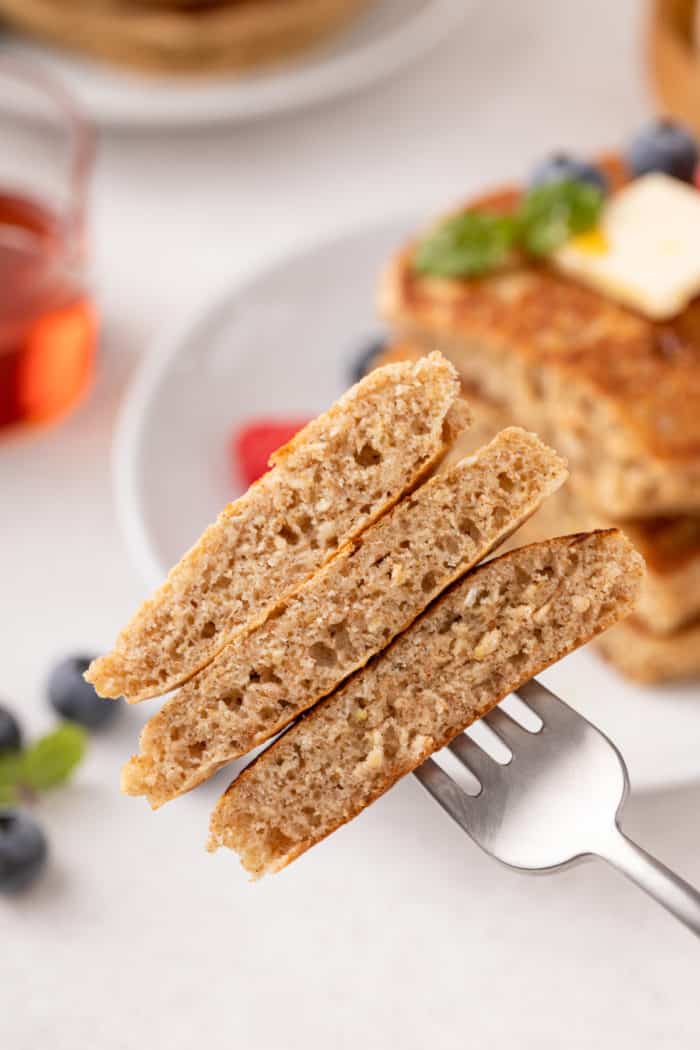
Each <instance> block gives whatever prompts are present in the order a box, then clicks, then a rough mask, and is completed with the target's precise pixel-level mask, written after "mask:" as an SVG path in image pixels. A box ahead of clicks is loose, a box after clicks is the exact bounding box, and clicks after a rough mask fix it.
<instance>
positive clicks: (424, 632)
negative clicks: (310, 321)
mask: <svg viewBox="0 0 700 1050" xmlns="http://www.w3.org/2000/svg"><path fill="white" fill-rule="evenodd" d="M459 393H460V385H459V380H458V377H457V374H456V371H455V369H454V368H453V367H452V366H451V365H450V364H449V363H448V362H447V361H446V360H445V359H444V358H442V357H441V356H440V355H439V354H432V355H429V356H428V357H425V358H422V359H421V360H420V361H417V362H416V363H407V362H403V363H400V364H395V365H393V366H391V367H388V368H383V369H377V370H375V371H374V372H373V373H372V374H371V375H370V376H367V377H366V378H365V379H364V380H363V381H362V382H361V383H359V384H358V385H357V386H356V387H354V388H353V389H352V390H350V391H348V393H347V394H345V395H344V396H343V397H342V398H341V399H340V401H338V402H337V403H336V404H335V405H333V406H332V407H331V409H330V410H329V411H328V412H326V413H324V414H323V415H322V416H320V417H319V418H318V419H315V420H313V421H312V422H311V423H309V424H308V425H307V426H306V427H305V428H304V429H303V430H302V431H301V432H300V433H299V434H297V436H296V437H295V438H294V439H293V440H292V441H291V442H290V443H289V444H288V445H287V446H285V447H284V448H282V449H280V450H278V452H276V453H275V455H274V457H273V460H274V467H273V469H272V470H270V471H269V472H268V473H267V474H265V475H264V476H263V477H262V478H260V480H259V481H257V482H256V483H255V484H254V485H253V486H252V487H251V488H250V489H249V490H248V492H247V493H246V494H245V495H244V496H242V497H241V499H239V500H237V501H236V502H235V503H232V504H230V506H228V507H227V508H226V509H225V510H224V511H223V512H222V514H221V515H220V517H219V518H218V520H217V521H216V522H215V523H214V524H213V525H211V526H210V527H209V528H208V529H207V530H206V532H205V533H204V534H203V536H202V537H201V539H200V540H199V542H198V543H197V544H196V545H195V546H194V547H193V548H192V549H191V550H190V551H189V552H188V553H187V554H185V556H184V557H183V558H182V559H181V561H180V562H179V563H178V564H177V565H176V566H175V567H174V568H173V569H172V570H171V572H170V574H169V576H168V578H167V580H166V581H165V583H164V584H163V585H162V586H161V587H160V588H159V589H158V590H157V591H156V593H155V594H154V595H153V596H152V597H151V598H150V599H149V600H148V601H147V602H146V603H145V604H144V605H143V606H142V607H141V608H140V609H139V610H138V611H137V613H136V615H135V616H134V617H133V618H132V620H131V621H130V623H129V624H127V626H126V627H125V628H124V630H123V631H122V633H121V634H120V636H119V638H118V639H117V643H116V645H115V647H114V649H113V650H112V652H111V653H108V654H106V655H105V656H103V657H101V658H100V659H99V660H97V661H95V662H94V663H93V664H92V666H91V667H90V670H89V672H88V675H87V677H88V679H89V680H90V681H91V682H93V684H94V685H95V687H96V689H97V690H98V692H99V693H101V694H102V695H103V696H110V697H117V696H119V695H121V694H123V695H124V696H125V697H126V698H127V699H128V700H130V701H131V702H134V701H138V700H143V699H145V698H146V697H150V696H159V695H161V694H162V693H164V692H166V691H168V690H176V691H175V692H174V693H173V695H172V696H171V697H170V698H169V699H168V700H167V701H166V702H165V703H164V704H163V706H162V708H161V709H160V711H159V712H158V713H157V714H155V715H154V716H153V718H151V719H150V721H149V722H148V723H147V725H146V727H145V729H144V731H143V733H142V735H141V741H140V751H139V754H138V755H135V756H134V757H133V758H132V759H131V761H130V762H129V763H128V764H127V766H126V767H125V769H124V772H123V779H122V786H123V788H124V790H125V791H126V792H127V793H129V794H132V795H145V796H146V798H147V799H148V800H149V802H150V803H151V805H152V806H153V807H154V808H157V807H159V806H162V805H163V804H165V803H167V802H169V801H171V800H172V799H175V798H177V796H178V795H181V794H182V793H183V792H185V791H189V790H190V789H191V788H194V787H196V786H197V785H198V784H200V783H201V782H202V781H204V780H206V779H207V778H208V777H210V776H212V774H213V773H215V772H216V770H217V769H219V768H220V767H221V766H223V765H225V764H226V763H227V762H230V761H232V760H233V759H235V758H238V757H240V756H242V755H245V754H247V753H248V752H250V751H251V750H252V749H253V748H255V747H257V746H258V745H260V744H264V743H266V742H268V741H269V740H270V739H271V738H272V737H273V736H274V735H275V734H276V733H279V732H280V730H284V729H286V732H284V733H283V734H282V736H281V737H279V738H278V739H277V740H276V741H275V742H274V743H273V744H272V745H271V746H270V747H268V748H267V750H266V751H264V752H263V753H262V754H261V755H260V756H258V758H257V759H256V760H255V761H254V762H253V763H252V764H251V765H250V766H248V768H247V769H246V770H245V772H244V773H243V774H242V775H241V776H239V777H238V778H237V779H236V780H235V781H234V782H233V784H232V785H231V786H230V788H229V789H228V791H227V792H226V794H225V795H224V796H223V797H222V798H221V799H220V801H219V802H218V804H217V806H216V808H215V810H214V813H213V815H212V821H211V838H210V846H211V848H212V849H215V848H217V847H218V846H222V845H223V846H228V847H231V848H233V849H235V850H236V851H237V852H238V853H239V854H240V855H241V858H242V860H243V863H244V865H245V867H246V868H247V869H248V871H250V872H251V873H252V874H253V875H255V876H257V875H262V874H264V873H265V872H271V871H277V870H279V869H280V868H281V867H284V866H285V865H286V864H287V863H289V861H290V860H293V859H294V858H295V857H297V856H299V854H301V853H303V852H304V851H305V850H306V849H308V848H309V847H310V846H312V845H313V844H314V843H316V842H319V841H320V840H321V839H323V838H324V837H325V836H326V835H328V834H329V833H330V832H331V831H334V830H335V829H336V828H337V827H339V826H340V825H341V824H343V823H345V822H346V821H348V820H350V819H351V818H352V817H354V816H356V815H357V814H358V813H359V812H360V811H361V810H362V809H364V807H365V806H367V805H368V804H369V803H370V802H372V801H373V800H374V799H375V798H378V797H379V795H381V794H382V793H383V792H385V791H386V790H387V789H388V788H390V787H391V785H392V784H393V783H394V782H395V781H396V780H397V779H398V778H399V777H401V776H403V775H404V774H406V773H408V772H409V771H410V770H412V769H414V768H415V767H416V766H418V765H419V764H420V763H421V762H422V761H423V760H424V759H425V758H426V757H427V756H428V755H429V754H430V753H431V752H433V751H435V750H437V749H439V748H441V747H442V746H443V745H444V744H446V743H447V742H448V741H449V740H451V739H452V738H453V737H454V736H455V735H456V734H457V733H459V732H461V731H462V729H464V728H465V727H466V726H467V725H469V724H470V723H471V722H473V721H474V720H475V719H477V718H480V717H481V716H482V715H483V714H485V713H486V712H487V711H488V710H490V709H491V708H492V707H493V706H494V705H495V704H497V703H498V701H499V700H500V699H501V698H502V697H503V696H505V695H507V694H508V693H509V692H511V691H512V690H513V689H514V688H517V686H518V685H519V684H521V683H522V682H524V681H526V680H527V679H528V678H530V677H532V675H533V674H536V673H538V672H539V671H540V670H542V669H543V668H544V667H546V666H548V665H549V664H550V663H552V662H554V661H555V660H558V659H559V658H560V657H561V656H563V655H565V654H566V653H567V652H570V651H571V650H572V649H574V648H576V646H578V645H582V644H583V643H584V642H586V641H588V640H589V639H590V638H592V637H594V636H596V635H598V634H599V633H600V632H601V631H604V630H605V629H606V628H608V627H609V626H611V625H612V624H613V623H616V622H617V621H618V620H620V619H621V618H622V617H624V616H626V615H627V614H628V613H629V612H630V610H631V609H632V607H633V606H634V603H635V601H636V598H637V595H638V592H639V584H640V579H641V576H642V572H643V569H642V562H641V558H640V557H639V555H638V554H637V553H636V552H635V551H634V549H633V547H632V545H631V544H630V542H629V540H628V539H627V538H626V537H625V536H624V535H623V534H622V533H621V532H619V531H618V530H615V529H611V530H607V531H601V532H591V533H587V534H582V535H576V536H567V537H561V538H558V539H555V540H551V541H545V542H543V543H539V544H534V545H532V546H528V547H526V548H523V549H520V550H514V551H511V552H510V553H509V554H506V555H504V557H502V558H495V559H493V560H491V561H489V562H488V563H487V564H486V565H483V566H480V567H475V566H477V563H478V562H480V561H481V560H482V559H483V558H484V557H485V556H486V555H487V554H489V553H490V552H491V551H493V549H494V548H495V547H497V546H498V545H499V544H500V543H501V542H502V541H503V540H504V539H505V538H506V537H508V536H510V535H511V534H512V533H513V532H514V531H515V530H516V529H517V528H518V526H519V525H520V524H522V522H523V521H525V520H527V518H528V517H529V516H530V515H532V514H533V513H534V512H535V511H536V510H537V508H538V507H539V506H540V505H541V503H542V502H543V501H544V500H545V499H546V498H547V497H548V496H550V495H552V494H553V493H555V492H556V491H557V489H558V488H559V487H560V486H561V484H562V483H563V482H564V480H565V478H566V475H567V471H566V467H565V465H564V463H563V461H562V459H561V458H560V457H559V456H558V455H557V454H556V453H555V452H554V451H552V449H549V448H547V446H546V445H544V444H543V443H542V442H541V441H540V439H539V438H537V437H536V436H535V435H533V434H528V433H526V432H525V431H523V430H521V429H519V428H516V427H512V428H509V429H506V430H504V431H503V432H501V433H499V434H498V435H497V436H496V437H495V438H494V439H493V440H492V441H490V442H489V443H488V444H487V445H485V446H484V447H482V448H480V449H479V450H478V451H477V452H476V453H474V454H473V455H470V456H467V457H460V456H459V455H458V453H457V450H456V449H455V448H454V442H455V440H456V439H457V437H458V435H459V434H460V433H461V431H462V430H463V429H464V428H465V427H466V426H468V424H469V422H470V411H469V409H468V407H467V406H465V405H464V403H463V402H462V401H461V400H460V396H459ZM446 453H450V454H451V463H450V464H449V465H447V466H446V468H445V469H443V470H439V471H438V472H437V473H436V472H435V468H436V467H438V466H439V465H440V463H441V461H442V459H443V458H444V456H445V454H446ZM426 478H427V480H426ZM178 687H179V688H178Z"/></svg>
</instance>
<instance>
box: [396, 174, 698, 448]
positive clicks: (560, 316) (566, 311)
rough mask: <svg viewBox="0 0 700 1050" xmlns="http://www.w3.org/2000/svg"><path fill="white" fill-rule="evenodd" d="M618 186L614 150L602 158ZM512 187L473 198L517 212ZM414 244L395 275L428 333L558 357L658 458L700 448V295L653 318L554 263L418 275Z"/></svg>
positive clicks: (547, 360)
mask: <svg viewBox="0 0 700 1050" xmlns="http://www.w3.org/2000/svg"><path fill="white" fill-rule="evenodd" d="M603 165H604V167H605V168H606V169H607V171H608V173H609V174H610V175H611V178H612V181H613V183H614V184H616V185H620V184H621V183H622V182H623V181H624V178H625V175H624V171H623V169H622V167H621V165H620V163H619V161H617V160H615V158H607V159H606V160H605V161H603ZM519 196H520V191H519V190H518V189H517V188H513V187H505V188H503V189H500V190H497V191H495V192H494V193H490V194H488V195H485V196H482V197H480V198H478V199H477V200H476V201H472V202H471V203H469V204H468V205H465V207H464V209H463V210H464V211H467V210H470V209H473V208H475V207H480V208H488V207H494V208H498V209H499V210H500V209H503V210H509V209H512V208H514V207H515V205H516V204H517V201H518V199H519ZM414 251H415V244H412V245H409V246H408V247H407V248H406V249H405V250H404V251H403V252H402V253H401V254H400V256H399V257H398V259H397V260H396V261H395V262H394V264H393V267H392V271H391V274H390V281H391V288H392V293H391V294H392V295H393V297H394V303H393V305H394V307H395V311H396V312H397V313H398V315H399V317H400V319H401V320H402V321H405V322H407V323H408V325H410V326H412V327H413V326H415V328H416V330H420V331H421V332H423V333H430V332H434V333H436V334H438V333H439V334H444V335H446V336H449V335H450V334H451V335H452V336H453V337H454V338H455V339H460V338H466V339H477V340H478V339H487V340H489V341H491V342H493V341H496V340H497V341H498V342H502V343H504V344H507V345H508V346H509V347H510V348H512V350H513V352H515V353H518V354H520V355H522V356H523V357H525V358H527V359H528V361H529V362H530V363H534V364H535V365H536V364H537V363H540V362H541V363H542V364H547V365H548V366H551V365H552V363H555V364H556V365H557V367H558V368H559V369H561V370H562V371H564V372H570V373H571V374H572V376H575V377H576V379H577V380H578V381H581V380H582V379H583V380H585V381H587V382H588V384H589V385H590V387H591V388H592V390H593V391H598V392H600V393H601V394H602V395H603V396H605V397H607V398H609V399H610V400H611V401H612V402H613V403H614V404H615V405H616V406H617V409H618V412H619V413H620V415H621V416H622V417H623V418H624V420H625V423H626V424H627V425H628V426H629V427H631V428H632V429H633V430H634V431H635V432H636V434H637V435H638V438H639V440H640V443H641V445H642V447H644V448H645V449H646V450H648V451H649V452H650V453H652V454H653V455H654V456H656V457H659V458H660V459H669V460H671V459H677V460H683V459H693V458H695V457H697V456H699V455H700V298H698V299H696V300H695V301H694V302H693V303H691V305H690V306H689V307H688V308H687V309H686V310H685V311H683V313H681V314H680V315H679V316H678V317H676V318H673V319H672V320H670V321H664V322H663V323H659V322H654V321H650V320H648V319H647V318H645V317H642V316H641V315H640V314H637V313H635V312H634V311H632V310H630V309H628V308H626V307H624V306H621V305H618V304H617V303H615V302H613V301H612V300H608V299H606V298H605V297H603V296H602V295H600V294H598V293H597V292H594V291H592V290H590V289H588V288H585V287H583V286H582V285H580V284H577V283H575V282H574V281H572V280H569V279H567V278H566V277H563V276H561V275H560V274H558V273H555V272H554V271H553V270H551V269H549V268H547V267H546V266H538V265H533V264H532V263H529V262H522V263H519V264H516V265H514V266H513V267H512V268H510V269H509V270H508V271H507V272H506V273H498V274H490V275H488V276H486V277H482V278H476V279H474V278H470V279H469V280H448V279H444V278H435V277H430V276H426V275H422V274H419V273H417V272H416V271H415V270H414V268H413V255H414Z"/></svg>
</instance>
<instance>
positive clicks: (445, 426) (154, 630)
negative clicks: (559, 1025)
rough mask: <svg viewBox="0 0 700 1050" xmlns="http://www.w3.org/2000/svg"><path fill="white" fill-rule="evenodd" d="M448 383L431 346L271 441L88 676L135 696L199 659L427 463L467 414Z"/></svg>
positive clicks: (451, 379) (292, 584)
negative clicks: (274, 444) (262, 467)
mask: <svg viewBox="0 0 700 1050" xmlns="http://www.w3.org/2000/svg"><path fill="white" fill-rule="evenodd" d="M458 394H459V383H458V380H457V376H456V373H455V371H454V369H453V367H452V365H450V364H449V363H448V362H447V361H446V360H445V358H443V357H441V356H440V354H431V355H430V356H429V357H426V358H424V359H423V360H421V361H417V362H416V363H415V364H397V365H391V366H389V367H387V368H384V369H378V370H377V371H376V372H373V373H372V374H371V375H369V376H367V377H366V378H365V379H363V380H362V382H361V383H358V384H357V386H354V387H353V388H352V389H351V390H349V391H348V392H347V393H346V394H345V395H344V396H343V397H341V398H340V400H339V401H337V402H336V403H335V404H334V405H333V406H332V407H331V408H330V409H329V410H328V411H327V412H325V413H324V414H323V415H321V416H319V417H318V418H317V419H314V420H313V421H312V422H311V423H309V424H308V425H307V426H306V427H304V429H303V430H302V431H300V433H299V434H297V435H296V437H294V438H293V439H292V441H290V442H289V443H288V444H287V445H285V446H284V447H283V448H281V449H279V450H278V451H277V452H275V453H274V455H273V456H272V457H271V462H272V463H273V464H274V469H273V470H271V471H269V472H268V473H267V474H265V475H264V476H263V477H262V478H261V479H260V480H259V481H258V482H256V484H255V485H253V486H251V488H250V489H249V490H248V492H247V493H246V494H245V495H244V496H242V497H241V498H240V499H238V500H236V502H235V503H230V504H229V505H228V507H226V509H225V510H224V511H223V512H222V514H221V515H220V516H219V518H218V520H217V521H216V522H215V523H214V524H213V525H210V526H209V528H208V529H207V530H206V531H205V532H204V534H203V535H202V537H201V538H200V540H199V541H198V543H196V544H195V546H194V547H192V549H191V550H190V551H189V552H188V553H187V554H185V556H184V557H183V558H182V560H181V561H180V562H178V564H177V565H176V566H175V568H174V569H172V570H171V571H170V574H169V576H168V578H167V580H166V581H165V583H163V584H162V586H161V587H160V588H159V589H158V590H157V591H156V593H155V594H154V595H153V597H152V598H150V599H149V600H148V601H146V602H145V603H144V604H143V605H142V606H141V608H140V609H139V610H138V611H137V613H136V615H135V616H134V617H133V619H132V620H131V622H130V623H129V624H128V625H127V626H126V627H125V628H124V630H123V631H122V632H121V634H120V635H119V637H118V638H117V642H116V645H115V647H114V649H113V650H112V652H110V653H108V654H107V655H106V656H102V657H100V658H99V659H98V660H96V661H94V663H93V664H92V665H91V666H90V668H89V670H88V672H87V674H86V678H87V680H88V681H89V682H92V684H93V685H94V686H95V689H96V690H97V692H98V693H99V694H100V696H108V697H119V696H124V697H125V698H126V699H127V700H129V701H130V702H132V703H133V702H135V701H138V700H145V699H146V698H147V697H151V696H158V695H160V694H162V693H165V692H168V690H170V689H173V688H175V687H176V686H178V685H181V684H182V682H184V681H186V680H187V679H188V678H190V677H191V676H192V675H193V674H195V673H196V672H197V671H199V670H200V669H201V668H202V667H205V666H206V664H208V663H209V662H210V661H211V660H212V659H213V658H214V656H216V654H217V653H218V652H219V651H220V650H221V649H223V647H224V645H226V643H227V642H228V641H230V639H231V638H232V637H233V636H234V635H235V634H236V633H237V632H238V631H240V630H241V629H242V628H245V627H246V625H248V624H252V623H255V622H257V621H258V620H259V619H261V618H263V617H264V616H265V615H266V614H267V612H269V611H270V610H271V608H272V607H273V606H274V605H276V604H277V603H278V602H279V601H281V600H282V599H283V598H284V597H285V596H286V595H287V594H288V593H290V591H293V590H295V589H296V588H298V587H299V586H300V585H301V584H302V583H303V582H304V580H305V579H307V578H308V577H309V576H310V575H311V574H312V573H313V572H315V571H316V569H318V568H320V566H321V565H323V564H324V563H325V562H327V561H328V560H329V559H330V558H331V557H333V555H334V554H336V553H337V551H338V550H339V549H340V548H341V547H342V546H344V544H346V543H348V542H349V541H350V540H352V539H354V538H355V537H356V536H358V535H359V534H360V533H361V532H362V530H363V529H365V528H366V527H367V525H369V524H371V522H373V521H376V520H377V518H379V517H380V516H381V515H382V514H383V513H384V512H385V511H386V510H388V508H389V507H392V506H393V505H394V503H396V502H397V500H399V499H400V498H401V496H402V495H403V494H404V493H405V492H406V491H408V490H409V489H411V488H412V487H413V486H414V485H415V484H416V483H417V482H418V481H419V480H420V478H421V477H423V476H424V475H425V474H426V473H428V472H429V471H430V469H431V468H432V467H433V466H434V465H435V464H436V463H437V462H438V461H439V460H440V458H441V457H442V456H443V455H444V453H445V451H446V450H447V448H449V446H450V444H451V443H452V440H453V439H454V437H455V436H456V433H458V432H459V431H460V430H462V429H463V427H464V426H465V425H466V424H467V422H468V419H469V414H468V411H467V410H466V408H465V406H464V403H463V402H461V401H459V399H458ZM173 510H174V511H175V508H173Z"/></svg>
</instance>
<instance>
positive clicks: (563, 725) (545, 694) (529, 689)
mask: <svg viewBox="0 0 700 1050" xmlns="http://www.w3.org/2000/svg"><path fill="white" fill-rule="evenodd" d="M515 695H516V696H518V697H520V699H521V700H522V701H524V703H526V704H527V705H528V707H531V708H532V710H533V711H534V712H535V714H537V715H539V717H540V718H541V719H542V722H543V723H544V725H545V727H547V728H549V729H562V730H566V729H568V728H571V726H572V725H575V726H576V727H578V726H579V723H580V721H581V719H580V716H579V715H577V714H576V712H575V711H573V710H572V709H571V708H570V707H569V705H568V704H565V703H564V701H563V700H561V699H560V697H558V696H557V695H556V693H553V692H552V691H551V690H550V689H547V688H546V687H545V686H543V685H542V683H541V682H538V681H537V679H536V678H532V679H530V681H529V682H525V684H524V685H521V686H520V688H519V689H516V690H515Z"/></svg>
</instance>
